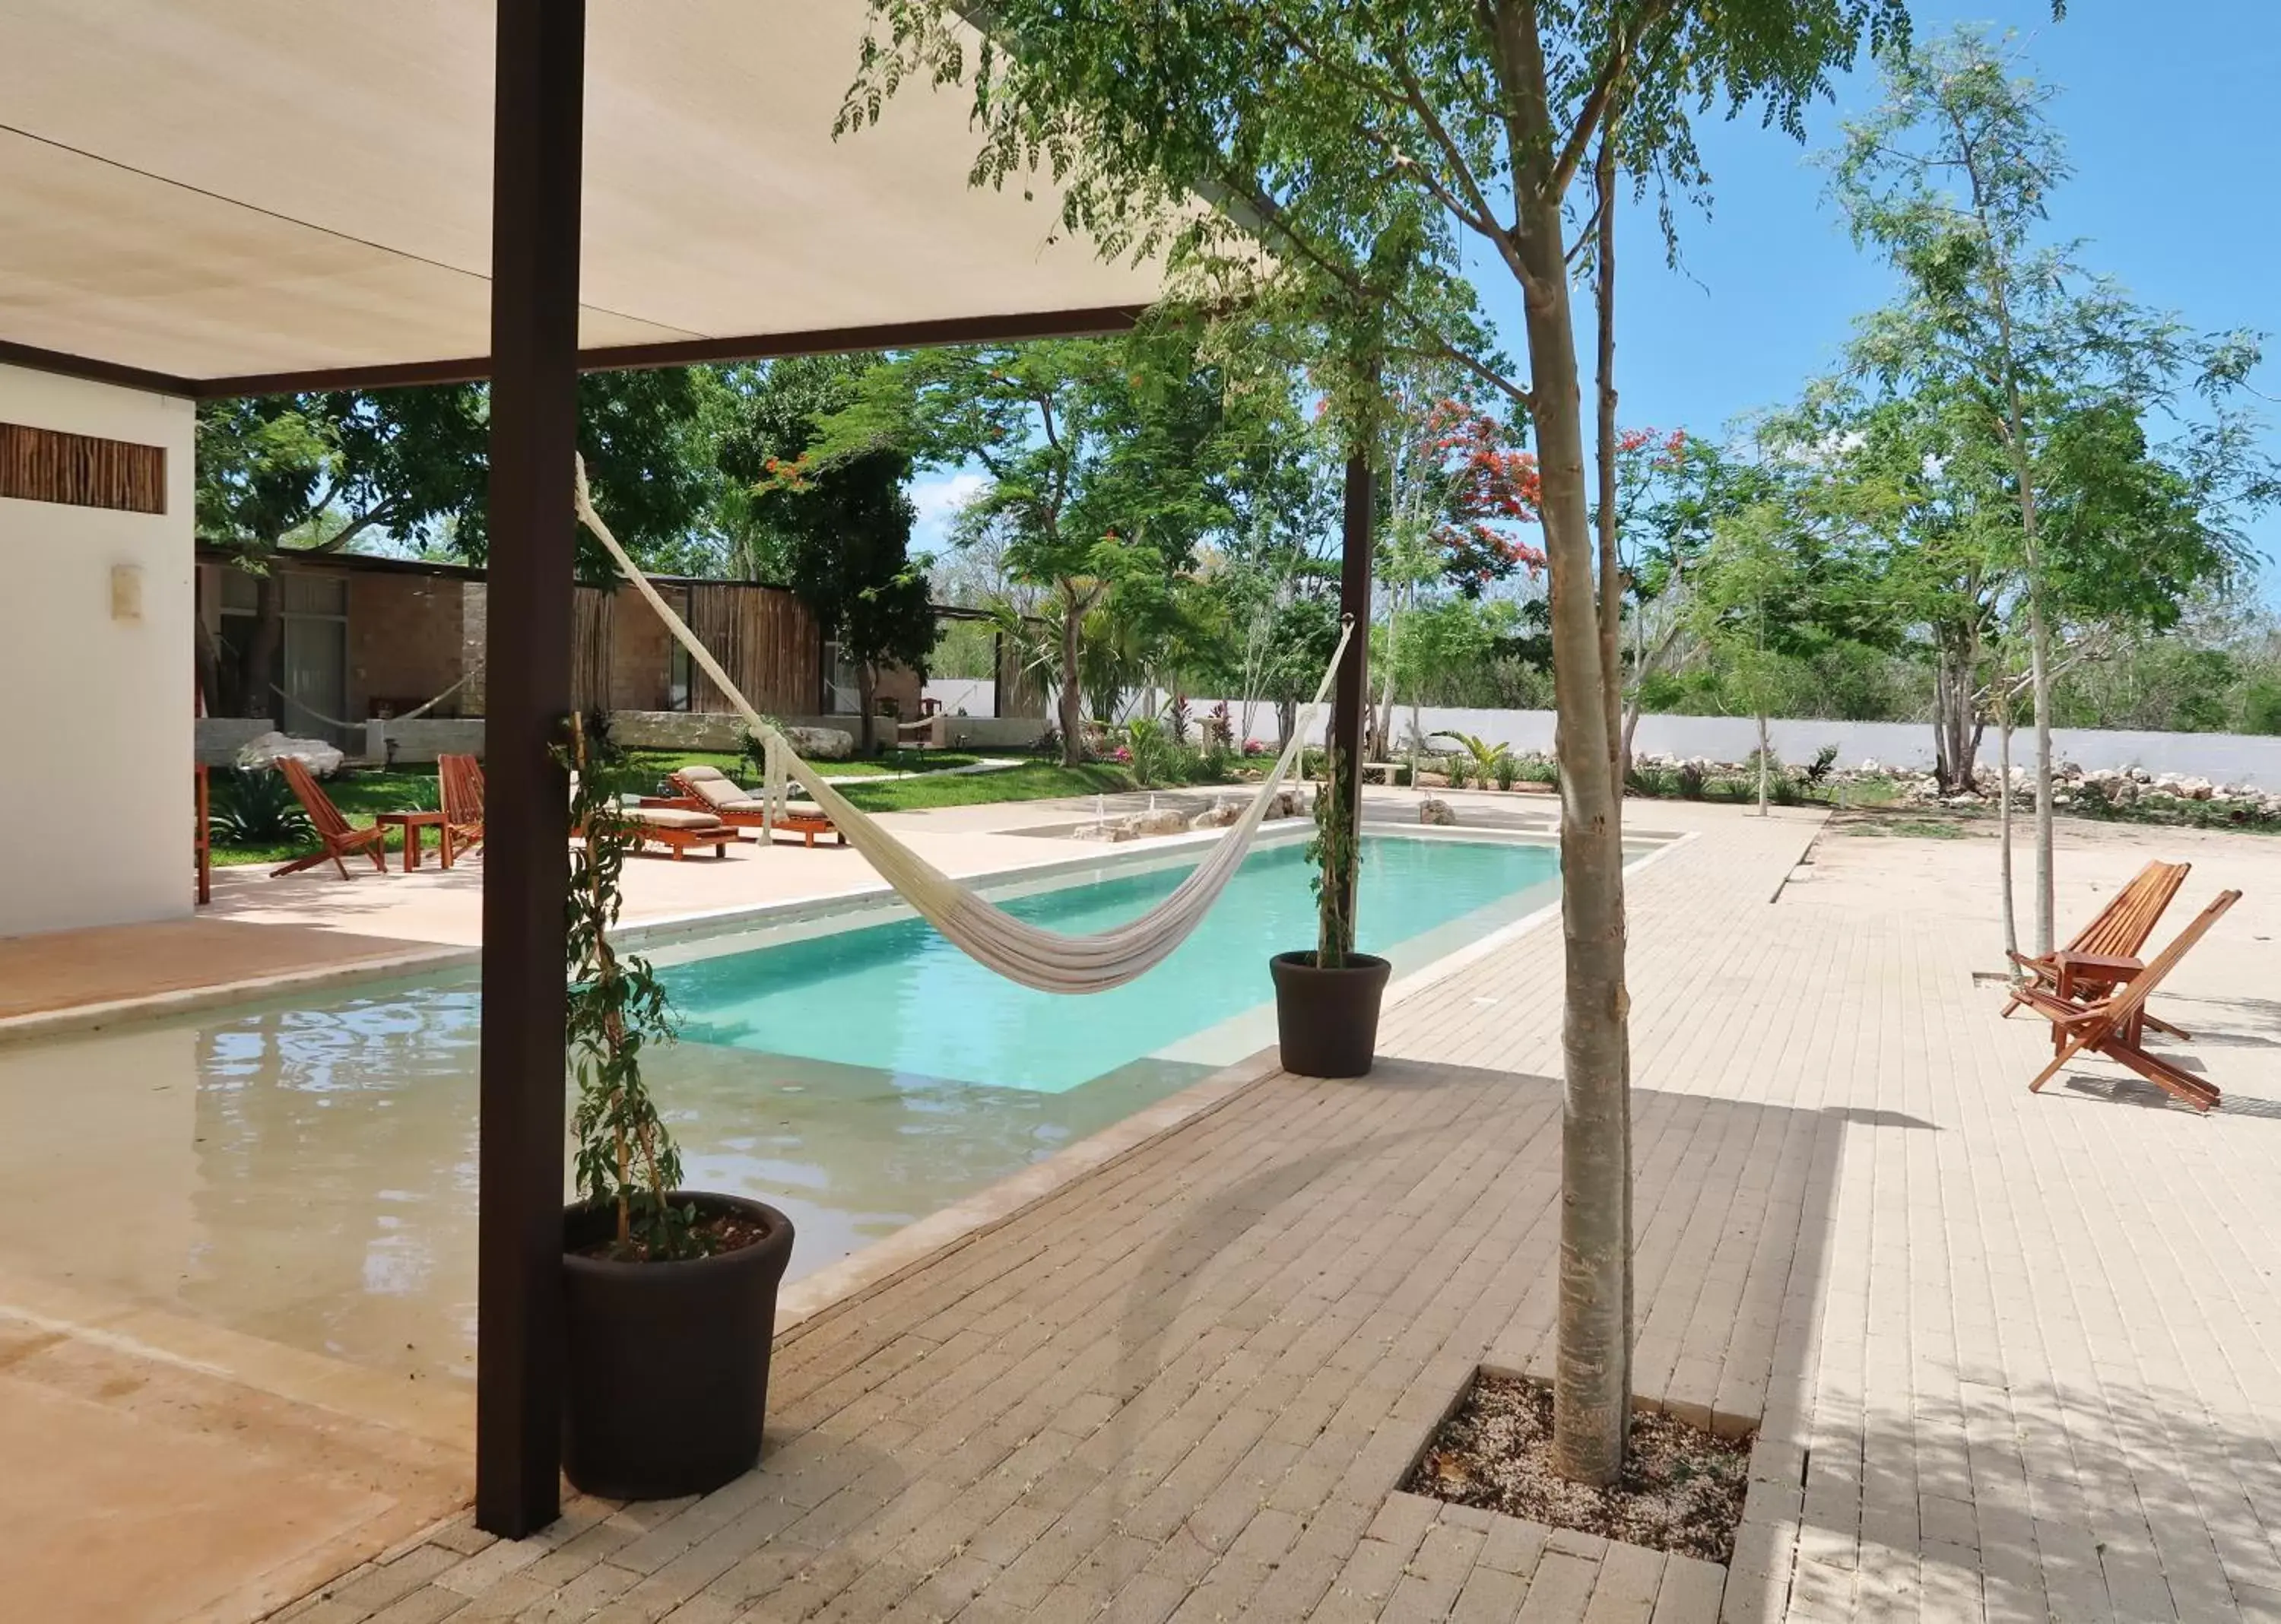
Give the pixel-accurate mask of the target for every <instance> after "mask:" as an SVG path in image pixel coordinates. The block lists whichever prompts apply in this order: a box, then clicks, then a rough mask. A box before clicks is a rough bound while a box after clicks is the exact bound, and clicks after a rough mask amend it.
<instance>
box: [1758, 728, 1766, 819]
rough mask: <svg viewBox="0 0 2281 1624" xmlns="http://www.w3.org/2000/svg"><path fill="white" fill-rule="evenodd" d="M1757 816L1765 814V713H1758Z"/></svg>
mask: <svg viewBox="0 0 2281 1624" xmlns="http://www.w3.org/2000/svg"><path fill="white" fill-rule="evenodd" d="M1759 816H1760V817H1764V816H1767V713H1766V712H1764V711H1763V710H1762V711H1760V712H1759Z"/></svg>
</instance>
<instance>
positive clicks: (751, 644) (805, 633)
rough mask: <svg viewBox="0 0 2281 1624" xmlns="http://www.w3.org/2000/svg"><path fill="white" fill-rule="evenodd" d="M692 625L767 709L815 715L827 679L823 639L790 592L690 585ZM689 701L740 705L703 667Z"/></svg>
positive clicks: (707, 707) (720, 707)
mask: <svg viewBox="0 0 2281 1624" xmlns="http://www.w3.org/2000/svg"><path fill="white" fill-rule="evenodd" d="M689 629H690V630H692V631H694V632H695V633H696V634H697V637H698V640H699V641H700V642H701V643H703V644H704V645H705V646H706V647H707V648H709V649H711V650H712V651H713V657H714V658H715V659H716V660H718V661H720V662H721V664H722V667H723V669H725V670H726V671H727V672H728V673H729V675H730V677H731V678H733V679H734V680H735V682H736V684H737V685H738V687H739V688H742V689H743V690H744V691H745V697H746V699H748V700H752V702H753V705H754V708H755V709H757V710H759V711H760V712H761V713H762V715H773V716H805V715H812V714H814V712H815V710H816V700H817V696H818V694H819V693H820V692H821V691H822V684H823V639H822V638H820V637H818V636H817V635H816V619H815V617H814V616H813V615H809V614H808V608H807V606H806V605H804V604H802V603H801V602H800V599H797V598H795V597H793V595H792V594H791V593H790V592H785V591H782V590H781V589H779V588H777V587H773V586H755V585H749V584H746V583H743V582H738V581H700V582H699V583H698V584H695V585H693V586H692V587H691V588H690V589H689ZM690 708H692V710H701V711H725V710H733V709H734V708H735V707H734V706H732V705H731V704H730V702H729V699H728V696H727V695H726V694H724V693H723V692H721V691H720V690H719V689H718V688H716V687H715V685H714V684H713V679H712V678H711V677H707V676H706V675H705V674H704V673H703V672H701V671H700V672H699V673H698V674H697V692H696V693H695V695H694V696H693V698H692V703H691V707H690Z"/></svg>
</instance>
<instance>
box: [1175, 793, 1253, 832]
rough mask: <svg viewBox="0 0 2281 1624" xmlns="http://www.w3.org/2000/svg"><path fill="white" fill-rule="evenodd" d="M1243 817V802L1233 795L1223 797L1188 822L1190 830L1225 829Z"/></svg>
mask: <svg viewBox="0 0 2281 1624" xmlns="http://www.w3.org/2000/svg"><path fill="white" fill-rule="evenodd" d="M1242 816H1243V802H1242V801H1241V800H1238V799H1236V798H1235V797H1234V796H1233V795H1223V796H1221V797H1220V798H1219V799H1218V800H1215V801H1213V802H1212V803H1211V805H1210V806H1208V807H1206V808H1204V809H1203V810H1202V811H1201V812H1199V813H1197V814H1196V815H1195V816H1194V817H1192V818H1190V819H1189V820H1188V827H1189V828H1191V829H1227V828H1231V827H1233V825H1234V824H1237V823H1238V822H1240V821H1241V818H1242Z"/></svg>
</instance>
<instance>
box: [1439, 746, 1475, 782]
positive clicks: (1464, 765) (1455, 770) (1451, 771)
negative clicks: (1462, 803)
mask: <svg viewBox="0 0 2281 1624" xmlns="http://www.w3.org/2000/svg"><path fill="white" fill-rule="evenodd" d="M1472 766H1473V763H1472V762H1469V761H1467V760H1466V759H1465V757H1464V756H1462V755H1453V756H1451V757H1450V759H1449V760H1448V761H1446V762H1442V771H1443V772H1445V773H1447V774H1448V775H1449V777H1450V788H1451V789H1453V790H1461V789H1463V788H1465V778H1466V775H1467V773H1468V772H1469V771H1470V769H1472Z"/></svg>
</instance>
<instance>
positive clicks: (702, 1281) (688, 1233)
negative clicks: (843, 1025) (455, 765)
mask: <svg viewBox="0 0 2281 1624" xmlns="http://www.w3.org/2000/svg"><path fill="white" fill-rule="evenodd" d="M565 756H566V760H567V762H568V765H569V766H570V767H571V769H572V771H573V777H572V785H573V790H572V795H571V818H572V827H573V828H574V829H576V831H578V832H579V833H580V834H581V835H582V836H583V837H584V839H582V840H581V841H580V843H579V847H578V848H577V850H576V853H575V855H573V857H572V860H571V886H570V909H569V930H568V951H567V958H568V969H569V975H570V995H569V1020H568V1039H569V1049H570V1061H571V1070H572V1073H573V1077H574V1079H575V1082H576V1087H577V1106H576V1110H575V1112H574V1113H573V1117H572V1134H573V1137H574V1139H575V1141H576V1179H577V1189H578V1195H579V1199H578V1200H577V1201H576V1203H572V1204H571V1205H570V1206H569V1207H568V1208H567V1209H566V1210H565V1211H564V1213H563V1224H562V1265H563V1283H562V1328H563V1341H564V1351H565V1356H566V1357H565V1364H566V1371H565V1380H564V1385H563V1405H562V1469H563V1472H564V1473H565V1474H566V1475H568V1478H569V1479H570V1481H571V1482H573V1483H574V1484H576V1486H577V1487H578V1488H580V1489H584V1491H585V1492H587V1493H588V1494H592V1495H599V1496H603V1497H605V1498H607V1499H614V1500H616V1499H624V1500H646V1499H664V1498H671V1497H673V1496H680V1495H693V1494H702V1493H704V1492H706V1491H707V1489H715V1488H718V1487H719V1486H720V1485H721V1484H723V1483H725V1482H727V1481H729V1480H730V1479H731V1478H733V1477H735V1476H737V1475H738V1473H743V1472H746V1471H749V1470H750V1469H751V1468H752V1465H753V1463H754V1461H755V1460H757V1459H758V1458H760V1452H761V1423H762V1416H763V1414H764V1413H765V1411H766V1409H767V1404H768V1388H769V1347H770V1344H771V1342H772V1341H773V1340H774V1337H775V1334H776V1307H777V1285H778V1284H779V1283H780V1282H781V1281H782V1280H783V1279H784V1272H785V1264H786V1263H787V1262H788V1261H790V1259H791V1257H792V1242H793V1226H792V1220H791V1219H790V1218H786V1217H785V1215H784V1214H783V1213H781V1212H779V1211H777V1210H776V1209H775V1208H773V1207H770V1206H767V1205H765V1204H763V1203H760V1202H757V1201H750V1200H746V1199H745V1198H743V1197H740V1196H733V1195H704V1194H693V1193H691V1192H687V1191H684V1190H683V1189H681V1188H680V1183H681V1158H680V1156H679V1154H678V1153H677V1150H676V1149H675V1148H674V1143H673V1137H672V1135H671V1134H670V1133H669V1132H668V1131H667V1129H666V1125H665V1123H664V1121H663V1119H662V1118H661V1117H660V1116H659V1114H658V1110H657V1106H656V1104H655V1103H654V1102H653V1101H652V1100H651V1098H650V1096H649V1092H648V1090H647V1089H646V1087H644V1085H643V1081H642V1051H643V1049H644V1048H645V1047H646V1045H648V1044H650V1043H653V1042H670V1041H671V1040H672V1039H673V1025H672V1012H671V1009H670V1007H669V1004H668V1002H667V999H666V993H665V988H664V987H663V986H662V985H661V984H660V983H659V981H658V979H657V978H656V976H655V975H654V974H653V973H652V971H651V970H650V967H649V965H648V963H646V961H644V960H643V959H641V958H638V957H636V956H633V955H625V956H621V955H619V954H618V953H617V951H616V950H615V947H613V946H612V945H611V942H610V932H611V929H612V928H613V927H614V926H615V924H616V923H617V918H618V906H619V877H620V874H621V872H622V868H623V864H624V862H625V857H626V854H627V853H628V851H629V850H630V849H631V848H632V847H633V846H634V844H635V843H636V837H635V835H634V832H633V831H632V829H631V827H630V823H629V820H628V819H627V818H626V816H625V815H624V813H623V811H622V808H621V804H620V802H619V800H618V797H617V794H616V792H615V777H616V774H615V772H614V770H613V768H614V766H615V760H614V757H615V752H614V751H612V750H611V748H610V746H609V745H608V743H607V739H596V738H591V737H590V736H589V734H588V731H587V730H586V729H585V728H584V726H583V725H582V724H581V723H580V721H579V719H578V718H577V717H576V716H573V717H572V718H571V740H570V746H569V748H568V751H566V752H565Z"/></svg>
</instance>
